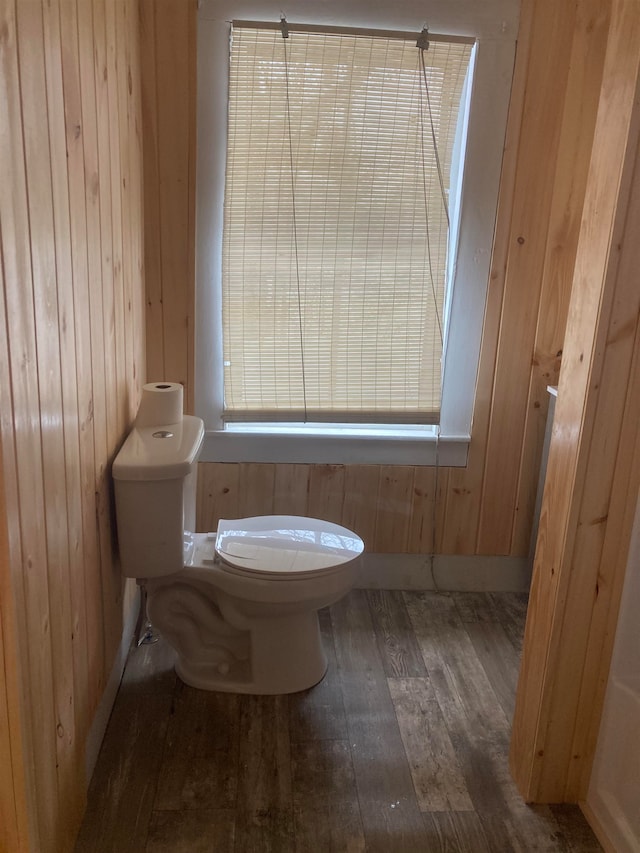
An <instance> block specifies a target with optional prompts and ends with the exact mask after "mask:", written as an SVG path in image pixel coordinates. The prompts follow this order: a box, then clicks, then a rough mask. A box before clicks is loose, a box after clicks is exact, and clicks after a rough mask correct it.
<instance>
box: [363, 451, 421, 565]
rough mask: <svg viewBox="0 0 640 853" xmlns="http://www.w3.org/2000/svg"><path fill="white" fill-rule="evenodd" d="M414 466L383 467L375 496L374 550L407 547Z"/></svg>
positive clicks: (399, 549)
mask: <svg viewBox="0 0 640 853" xmlns="http://www.w3.org/2000/svg"><path fill="white" fill-rule="evenodd" d="M413 477H414V469H413V468H412V467H410V466H408V465H383V466H381V468H380V479H379V481H378V495H377V500H376V535H375V539H374V543H373V550H374V551H379V552H382V553H385V552H389V551H393V550H396V551H398V552H404V551H406V550H407V537H408V535H409V515H408V514H407V506H411V500H412V496H413Z"/></svg>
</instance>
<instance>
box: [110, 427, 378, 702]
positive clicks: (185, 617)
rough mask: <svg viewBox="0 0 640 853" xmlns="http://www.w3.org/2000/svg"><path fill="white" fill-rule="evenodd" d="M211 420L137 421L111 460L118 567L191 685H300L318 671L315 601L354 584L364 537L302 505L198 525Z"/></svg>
mask: <svg viewBox="0 0 640 853" xmlns="http://www.w3.org/2000/svg"><path fill="white" fill-rule="evenodd" d="M203 435H204V427H203V424H202V421H201V420H200V419H199V418H194V417H191V416H188V415H185V416H184V417H183V418H182V420H181V421H179V422H177V423H175V424H155V425H150V426H142V427H135V428H134V429H133V430H132V432H131V433H130V434H129V436H128V437H127V439H126V441H125V443H124V445H123V446H122V449H121V450H120V452H119V453H118V455H117V457H116V459H115V461H114V463H113V477H114V483H115V497H116V518H117V527H118V541H119V549H120V558H121V563H122V571H123V573H124V574H125V575H126V576H127V577H135V578H137V579H138V581H139V582H140V583H144V585H145V587H146V592H147V607H148V614H149V617H150V619H151V621H152V623H153V625H154V627H156V628H157V629H158V630H159V631H160V632H161V633H162V634H163V636H164V637H165V639H166V640H167V641H168V642H169V644H170V645H171V646H172V647H173V648H174V649H175V651H176V656H177V660H176V672H177V674H178V675H179V677H180V678H181V679H182V680H183V681H184V682H185V683H187V684H189V685H191V686H193V687H198V688H202V689H205V690H218V691H225V692H234V693H253V694H275V693H293V692H296V691H299V690H305V689H307V688H309V687H312V686H313V685H314V684H316V683H317V682H318V681H320V679H321V678H322V677H323V675H324V673H325V671H326V668H327V660H326V656H325V653H324V650H323V647H322V641H321V637H320V629H319V624H318V616H317V611H318V610H319V609H320V608H322V607H326V606H328V605H330V604H332V603H334V602H335V601H338V600H339V599H340V598H342V597H343V596H344V595H345V594H346V593H347V592H348V591H349V590H350V589H351V587H352V586H353V584H354V582H355V580H356V577H357V571H358V564H359V557H360V555H361V554H362V552H363V550H364V543H363V542H362V540H361V539H360V537H359V536H357V535H356V534H355V533H353V532H352V531H350V530H348V529H347V528H345V527H342V526H340V525H338V524H333V523H332V522H328V521H322V520H320V519H314V518H305V517H301V516H286V515H274V516H261V517H253V518H245V519H234V520H221V521H220V522H219V525H218V530H217V532H216V533H193V532H191V531H193V528H194V519H195V488H196V468H197V456H198V453H199V450H200V446H201V444H202V439H203Z"/></svg>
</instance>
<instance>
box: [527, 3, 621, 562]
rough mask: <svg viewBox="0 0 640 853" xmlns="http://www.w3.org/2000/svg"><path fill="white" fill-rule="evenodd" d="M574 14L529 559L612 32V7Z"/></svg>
mask: <svg viewBox="0 0 640 853" xmlns="http://www.w3.org/2000/svg"><path fill="white" fill-rule="evenodd" d="M576 9H577V13H576V21H575V26H574V31H573V44H572V50H571V57H570V61H569V73H568V78H567V91H566V96H565V105H564V114H563V119H562V128H561V132H560V140H559V144H558V157H557V161H558V165H557V168H556V174H555V180H554V184H553V197H552V200H551V209H550V213H549V235H548V240H547V246H546V252H545V258H544V268H543V272H542V288H541V294H540V309H539V312H538V328H537V331H536V341H535V351H534V357H533V364H532V370H531V377H530V383H529V398H528V402H527V419H526V423H525V430H524V436H523V446H522V453H521V460H520V474H519V482H518V497H517V500H516V506H515V522H514V529H513V537H512V542H511V550H512V552H515V553H526V550H527V548H528V546H529V536H530V532H531V522H530V519H531V517H532V515H533V508H534V504H535V499H536V485H537V484H536V479H535V477H536V472H537V470H538V466H539V464H540V454H541V452H542V444H543V442H544V433H545V426H546V408H547V407H546V401H547V399H548V396H547V391H546V388H547V386H548V385H557V384H558V373H559V369H560V361H561V353H562V348H563V345H564V332H565V325H566V322H565V321H566V317H567V311H568V305H569V297H570V295H571V283H572V280H573V268H574V265H575V258H576V251H577V247H578V236H579V233H580V222H581V220H582V210H583V204H584V193H585V189H586V182H587V173H588V169H589V161H590V159H591V141H592V139H593V131H594V127H595V125H594V117H595V115H596V111H597V108H598V101H599V96H600V81H601V79H602V68H603V64H604V53H605V47H606V43H607V30H608V26H609V12H610V8H609V3H602V2H601V0H583V2H581V3H578V4H577V7H576ZM569 166H570V168H569Z"/></svg>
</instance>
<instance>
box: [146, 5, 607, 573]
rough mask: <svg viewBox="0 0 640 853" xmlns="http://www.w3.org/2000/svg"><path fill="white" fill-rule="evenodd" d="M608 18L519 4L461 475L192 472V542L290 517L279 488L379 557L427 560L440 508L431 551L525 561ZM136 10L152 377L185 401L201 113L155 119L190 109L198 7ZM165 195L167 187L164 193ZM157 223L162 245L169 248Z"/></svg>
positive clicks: (349, 469)
mask: <svg viewBox="0 0 640 853" xmlns="http://www.w3.org/2000/svg"><path fill="white" fill-rule="evenodd" d="M602 5H603V6H604V10H601V9H599V8H598V4H594V3H593V2H591V0H577V2H572V3H558V2H557V0H523V2H522V11H521V26H520V34H519V40H518V51H517V58H516V68H515V76H514V82H513V92H512V99H511V107H510V115H509V125H508V132H507V144H506V150H505V157H504V164H503V175H502V182H501V190H500V202H499V212H498V220H497V225H496V237H495V247H494V254H493V266H492V271H491V281H490V287H489V294H488V301H487V311H486V317H485V326H484V338H483V345H482V354H481V362H480V368H479V377H478V388H477V397H476V405H475V412H474V427H473V438H472V443H471V448H470V453H469V461H468V465H467V467H466V468H463V469H454V468H452V469H447V468H444V469H441V470H440V471H439V472H438V476H437V478H436V477H435V475H434V472H433V471H432V470H428V469H424V468H421V467H417V466H416V467H414V466H401V467H397V468H389V467H388V466H368V467H367V468H364V467H362V466H351V465H346V466H322V465H320V466H318V465H311V466H304V465H303V466H297V470H293V468H292V466H286V465H285V466H280V465H278V466H275V468H274V466H269V465H267V466H262V465H242V464H238V465H225V466H221V465H217V464H215V463H201V465H200V472H201V480H202V483H201V486H202V487H201V490H200V500H199V512H198V519H199V526H200V529H205V528H212V527H213V528H214V529H215V522H216V516H217V514H218V512H219V511H223V510H224V511H231V510H230V509H228V510H227V509H225V507H227V508H230V507H232V508H233V511H235V512H237V513H238V514H240V515H245V514H250V513H251V512H256V513H260V514H262V513H268V512H270V511H271V510H272V508H273V507H277V506H284V505H287V506H288V505H292V504H291V503H290V502H288V503H287V502H285V503H283V501H282V495H283V494H284V493H283V491H282V485H281V484H282V483H284V482H286V481H287V480H292V481H293V482H294V484H295V490H296V493H297V494H299V495H301V496H302V503H297V504H296V505H297V506H298V508H299V509H300V510H302V509H303V508H304V506H306V508H307V511H309V512H314V511H316V510H317V512H318V513H319V514H321V515H326V516H327V517H328V518H333V519H339V520H341V521H342V522H343V523H351V524H353V525H354V527H356V529H357V530H358V532H360V533H361V534H362V535H363V537H364V539H365V540H366V542H367V547H368V548H373V549H374V550H376V551H382V552H389V553H402V552H408V553H424V552H425V551H430V550H431V548H432V530H433V518H434V511H433V509H434V508H433V503H434V499H435V502H436V512H435V518H436V527H437V541H436V551H437V552H439V553H444V554H489V555H498V554H510V555H514V556H522V555H526V554H527V552H528V548H529V535H530V529H531V521H532V516H533V509H534V503H535V492H536V486H537V478H538V467H539V462H540V455H541V449H542V442H543V436H544V427H545V421H546V411H547V406H548V398H547V393H546V386H547V385H548V384H556V383H557V379H558V371H559V367H560V360H561V354H562V346H563V337H564V329H565V323H566V315H567V306H568V302H569V292H570V287H571V279H572V272H573V264H574V260H575V252H576V245H577V239H578V231H579V224H580V218H581V213H582V204H583V199H584V191H585V183H586V175H587V166H588V162H589V157H590V152H591V140H592V136H593V128H594V124H595V114H596V107H597V97H598V92H599V78H600V75H601V72H602V62H603V51H604V48H603V41H602V33H603V31H605V30H606V26H607V14H606V4H602ZM142 6H143V10H144V20H145V22H146V23H145V27H144V30H143V56H144V57H145V60H144V62H143V95H144V104H143V106H144V111H143V112H144V116H145V124H144V138H145V142H147V141H148V142H149V145H150V147H152V148H153V150H154V152H155V154H154V157H155V160H154V162H153V167H152V168H151V166H150V169H149V171H148V172H145V179H146V180H145V210H147V211H150V212H151V215H150V218H148V219H147V222H146V230H145V240H146V257H147V265H148V267H149V269H151V261H150V258H153V264H154V267H153V269H154V273H153V275H151V274H150V275H149V278H148V291H147V303H148V312H147V340H148V352H147V355H148V362H149V365H150V377H151V378H152V379H154V380H155V379H159V378H164V379H167V380H174V381H181V382H184V383H185V384H186V387H187V398H188V399H189V400H191V399H192V387H191V385H192V373H190V372H189V370H188V365H189V363H190V362H189V359H190V358H191V351H192V347H193V334H192V328H193V279H192V270H193V242H192V234H193V187H194V174H193V169H192V164H193V146H194V138H193V133H194V130H193V128H194V115H193V114H192V113H190V115H189V119H190V120H189V122H186V123H184V122H182V121H171V122H169V121H167V120H166V119H165V118H164V117H165V115H172V114H173V111H174V110H177V111H178V114H179V115H183V114H184V113H183V110H184V105H185V103H186V102H187V101H189V103H191V104H192V105H193V99H192V96H191V91H192V88H191V87H192V85H193V78H194V69H195V61H196V59H195V42H194V39H193V37H192V32H193V30H194V26H195V23H194V22H195V16H196V3H195V0H189V2H184V0H163V2H162V3H153V2H151V0H142ZM168 29H170V30H171V32H172V35H173V39H172V40H167V39H166V37H165V35H164V34H165V33H166V31H167V30H168ZM176 54H178V55H176ZM168 68H170V71H171V73H169V71H168V70H167V69H168ZM160 91H162V97H161V98H160V97H159V96H158V93H159V92H160ZM185 93H188V96H187V95H185ZM145 150H146V149H145ZM187 177H188V185H185V183H184V181H185V178H187ZM167 184H170V185H171V186H172V187H173V189H171V191H170V192H165V195H164V196H163V194H162V192H161V188H162V187H163V186H166V185H167ZM164 219H167V221H169V222H170V223H171V229H172V235H173V236H172V240H171V242H170V243H168V242H167V241H165V240H164V239H163V238H162V235H163V234H164V230H163V228H161V227H160V225H159V222H160V223H162V221H164ZM176 232H177V234H176ZM178 235H179V236H178ZM185 240H186V241H187V257H186V258H185V248H184V245H185ZM189 241H191V242H189ZM160 283H161V288H160ZM159 288H160V289H159ZM169 294H170V296H171V303H170V304H169V303H167V304H165V300H166V298H167V297H168V295H169ZM169 315H171V316H169ZM176 316H177V319H176ZM172 318H173V320H172ZM170 321H171V322H170ZM230 484H231V485H230ZM436 487H437V494H436ZM227 489H228V491H225V490H227ZM316 490H320V491H316Z"/></svg>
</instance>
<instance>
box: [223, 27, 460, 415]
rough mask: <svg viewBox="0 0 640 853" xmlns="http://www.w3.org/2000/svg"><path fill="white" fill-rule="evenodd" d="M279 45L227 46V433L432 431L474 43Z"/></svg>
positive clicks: (306, 37)
mask: <svg viewBox="0 0 640 853" xmlns="http://www.w3.org/2000/svg"><path fill="white" fill-rule="evenodd" d="M286 32H287V38H284V37H283V34H282V32H281V31H280V30H279V29H274V28H266V27H265V26H262V27H260V28H255V27H250V28H247V27H243V26H237V27H234V30H233V34H232V39H231V69H230V81H229V84H230V85H229V129H228V145H227V171H226V189H225V206H224V211H225V215H224V235H223V255H222V316H223V340H224V410H223V419H224V420H225V421H254V422H255V421H272V422H277V421H284V422H286V421H300V422H305V423H308V422H332V423H336V422H343V421H345V422H357V423H374V424H379V423H394V422H405V423H417V424H420V423H422V424H424V423H430V424H433V423H438V421H439V416H440V370H441V368H440V364H441V356H442V340H443V338H442V328H443V322H444V318H443V313H444V303H445V299H444V296H445V292H446V287H445V285H446V277H447V275H446V274H447V254H448V243H449V240H448V234H449V229H448V227H447V219H448V210H449V207H450V203H449V198H450V174H451V160H452V155H453V150H454V142H455V141H456V137H458V139H459V137H460V133H456V131H457V130H459V128H460V125H461V124H462V120H461V119H462V118H463V115H462V111H461V108H460V105H461V101H462V93H463V89H464V84H465V79H466V77H467V72H468V70H469V67H470V60H471V49H472V45H470V44H469V43H468V41H467V42H466V43H465V42H462V43H460V42H433V41H431V42H430V43H429V44H428V49H426V50H419V49H418V48H417V47H416V35H415V34H414V35H413V37H409V38H408V39H406V38H400V37H388V36H382V35H381V36H371V35H360V34H350V33H346V34H345V33H336V32H329V33H323V32H317V31H311V32H308V31H299V30H298V29H296V28H293V27H291V28H290V29H289V28H288V27H287V29H286ZM460 148H461V145H460V144H459V145H458V149H460ZM454 196H455V193H454ZM454 206H455V205H454Z"/></svg>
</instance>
